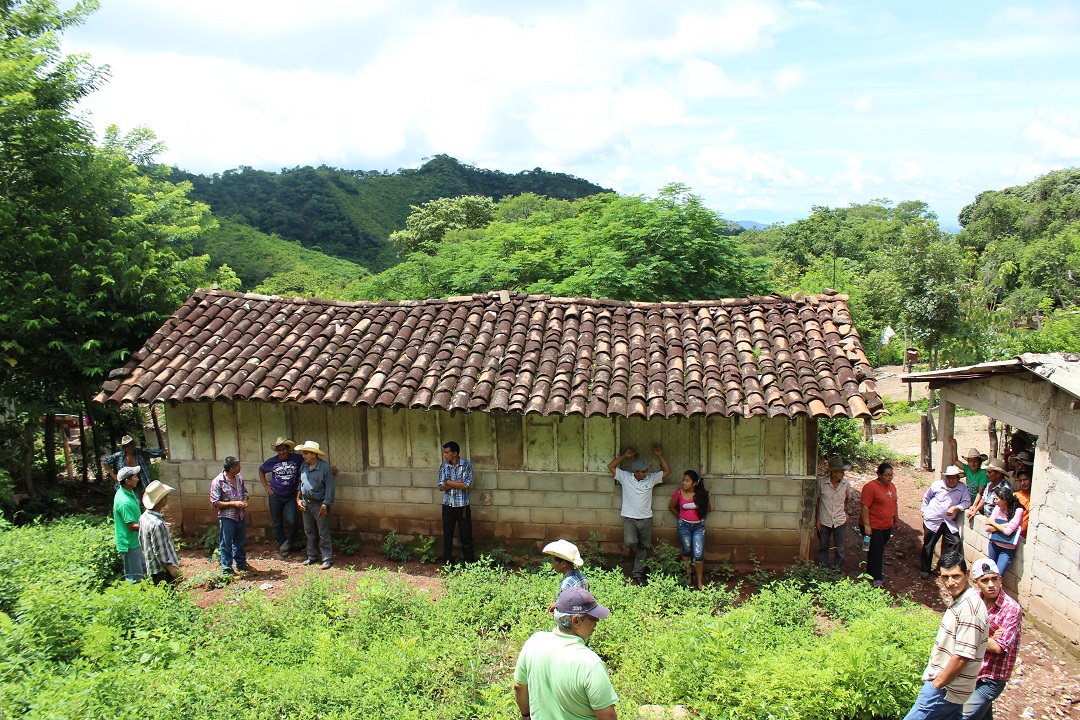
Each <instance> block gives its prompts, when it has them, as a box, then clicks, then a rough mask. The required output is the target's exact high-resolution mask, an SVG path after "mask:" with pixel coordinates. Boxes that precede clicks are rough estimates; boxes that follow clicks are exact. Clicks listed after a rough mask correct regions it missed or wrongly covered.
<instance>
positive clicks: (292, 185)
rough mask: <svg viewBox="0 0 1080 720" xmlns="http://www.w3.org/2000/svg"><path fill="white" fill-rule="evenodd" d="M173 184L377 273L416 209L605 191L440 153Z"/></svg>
mask: <svg viewBox="0 0 1080 720" xmlns="http://www.w3.org/2000/svg"><path fill="white" fill-rule="evenodd" d="M171 179H172V180H173V181H174V182H180V181H187V182H190V183H191V185H192V192H191V196H192V198H193V199H195V200H199V201H202V202H205V203H207V204H208V205H209V206H210V209H211V210H212V211H213V213H214V215H215V216H216V217H219V218H222V217H224V218H229V219H231V220H233V221H235V222H242V223H246V224H247V225H250V226H251V227H253V228H255V229H257V230H260V231H262V232H264V233H268V234H276V235H278V236H280V237H281V238H284V239H286V240H296V241H299V242H300V243H301V244H302V245H303V246H304V247H306V248H310V249H313V250H318V251H320V252H323V253H326V254H327V255H333V256H336V257H339V258H344V259H347V260H351V261H353V262H355V263H357V264H359V265H362V266H364V267H366V268H369V269H371V270H381V269H385V268H387V267H389V266H391V265H393V264H394V263H395V262H397V256H396V255H395V254H394V252H393V251H392V250H391V249H390V248H389V247H388V246H387V244H386V239H387V238H388V237H389V236H390V233H392V232H394V231H395V230H400V229H402V228H403V227H405V219H406V218H407V217H408V215H409V212H410V210H411V207H412V206H413V205H419V204H421V203H424V202H428V201H430V200H436V199H438V198H444V197H447V198H451V197H458V196H461V195H485V196H487V197H491V198H494V199H496V200H498V199H500V198H503V197H505V196H508V195H519V194H521V193H525V192H532V193H537V194H540V195H545V196H548V197H552V198H559V199H567V200H573V199H577V198H582V197H586V196H588V195H593V194H596V193H599V192H605V189H604V188H602V187H600V186H599V185H595V184H593V183H591V182H588V181H586V180H581V179H579V178H575V177H573V176H571V175H566V174H563V173H552V172H547V171H545V170H541V169H540V168H536V169H534V170H527V171H523V172H519V173H517V174H514V175H510V174H507V173H504V172H500V171H497V170H484V169H481V168H476V167H473V166H470V165H465V164H462V163H460V162H458V161H457V160H455V159H454V158H452V157H448V156H446V155H436V156H435V157H433V158H432V159H430V160H428V161H427V162H426V163H424V165H422V166H421V167H420V168H419V169H416V170H412V169H401V170H398V171H397V172H393V173H391V172H387V171H385V170H384V171H381V172H380V171H374V170H373V171H363V170H342V169H340V168H331V167H327V166H321V167H318V168H313V167H310V166H305V167H296V168H290V169H286V170H282V171H281V172H280V173H274V172H266V171H264V170H255V169H253V168H250V167H241V168H238V169H236V170H226V171H225V172H224V173H221V174H217V173H215V174H213V175H195V174H191V173H187V172H184V171H182V170H179V169H176V168H174V169H173V172H172V178H171ZM211 255H212V256H213V257H214V259H215V260H217V256H216V255H214V254H213V252H211Z"/></svg>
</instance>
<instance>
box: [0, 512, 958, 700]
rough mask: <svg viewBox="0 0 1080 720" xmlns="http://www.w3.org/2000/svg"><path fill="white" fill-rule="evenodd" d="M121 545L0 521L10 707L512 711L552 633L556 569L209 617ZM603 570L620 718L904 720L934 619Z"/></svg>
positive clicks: (388, 584) (606, 643) (299, 591)
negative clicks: (635, 581) (629, 577)
mask: <svg viewBox="0 0 1080 720" xmlns="http://www.w3.org/2000/svg"><path fill="white" fill-rule="evenodd" d="M110 537H111V528H110V527H109V526H108V525H99V526H93V525H90V524H87V523H86V522H83V521H78V520H69V521H63V522H60V523H55V524H52V525H37V526H29V527H23V528H17V529H8V530H6V531H2V532H0V558H2V560H0V587H3V588H4V598H3V600H4V602H5V605H6V610H8V611H10V613H11V614H10V615H9V614H3V615H0V715H2V716H3V717H29V718H44V717H49V718H60V717H124V718H127V717H155V718H162V719H165V718H185V719H189V718H234V717H245V718H267V719H269V718H282V717H289V718H315V717H335V718H380V719H381V718H389V717H392V718H470V717H476V718H505V717H511V716H513V712H514V707H513V703H512V699H511V698H512V692H511V676H512V672H513V665H514V661H515V658H516V656H517V651H518V649H519V648H520V647H521V644H522V643H523V642H524V640H525V639H526V638H527V637H528V636H529V635H530V634H531V633H533V632H535V631H537V630H543V629H549V628H550V626H551V625H552V620H551V617H550V616H549V615H547V613H546V612H545V611H544V608H546V606H547V604H548V602H550V598H551V597H552V594H553V592H554V589H555V587H556V578H555V576H554V574H553V573H552V572H551V571H550V570H547V569H545V570H543V571H541V572H540V573H536V574H532V573H515V572H506V571H504V570H500V569H495V568H492V567H490V566H485V565H482V564H481V565H475V566H472V567H469V568H466V569H462V570H458V571H455V572H452V573H450V574H448V575H446V576H445V578H444V583H443V589H442V591H441V593H437V594H436V595H435V596H433V595H432V594H429V593H428V592H425V591H422V590H417V589H416V588H414V587H412V586H411V585H410V584H408V583H407V582H406V581H405V580H404V579H402V578H400V577H399V576H397V575H395V574H393V573H386V572H376V573H368V574H364V575H362V576H361V575H358V576H356V578H355V585H354V586H353V587H351V588H350V587H349V585H348V583H347V582H346V581H344V580H343V579H341V578H332V577H327V576H325V575H321V574H316V573H311V574H310V575H309V576H308V577H307V578H305V579H304V580H303V581H302V582H301V583H300V584H299V585H297V586H295V587H293V588H292V589H290V590H289V591H288V592H287V593H285V594H284V595H283V596H282V597H280V598H278V599H276V600H269V599H267V598H266V597H265V596H264V595H263V594H262V593H260V592H251V591H247V592H245V591H244V590H243V588H242V587H241V586H240V585H239V584H234V585H233V586H232V587H231V588H230V589H229V590H228V591H227V592H229V593H230V596H229V598H228V601H227V602H223V603H220V604H218V605H216V606H215V607H213V608H211V609H209V610H201V609H199V608H198V607H197V606H195V605H194V604H193V603H192V602H191V600H190V599H189V598H188V597H187V596H186V595H185V594H183V593H182V592H181V593H176V592H173V591H171V590H169V589H166V588H164V587H160V586H159V587H154V586H151V585H148V584H141V585H137V586H129V585H127V584H124V583H122V582H121V583H119V584H115V585H113V586H111V587H107V588H105V589H104V590H103V589H102V587H103V585H102V583H103V582H104V581H106V580H109V579H111V578H112V577H114V573H115V571H116V566H115V564H109V563H102V562H101V558H102V553H103V551H104V550H105V549H107V548H108V546H109V544H110V542H111V540H110ZM41 547H45V550H44V551H42V550H41ZM28 558H34V559H35V562H28V561H27V559H28ZM590 576H591V582H592V586H593V590H594V592H595V594H596V595H597V597H598V598H600V599H601V601H602V602H604V603H606V604H607V605H608V606H610V608H611V610H612V614H611V617H610V618H609V619H607V620H605V621H603V622H601V623H600V626H599V629H598V630H597V632H596V634H595V635H594V636H593V640H592V646H593V647H594V648H595V649H596V651H597V652H598V653H599V654H600V655H601V656H602V657H603V658H604V659H605V660H606V661H607V663H608V667H609V668H610V669H611V670H612V671H613V682H614V685H615V688H616V690H617V692H618V693H619V696H620V703H619V707H618V710H619V713H620V716H622V717H630V718H632V717H636V715H637V707H638V706H639V705H642V704H648V703H661V704H665V705H672V704H676V703H682V704H685V705H687V706H689V707H690V708H691V709H692V710H694V711H695V712H697V713H700V716H701V717H708V718H777V719H779V718H791V719H796V718H806V719H810V718H829V719H830V720H831V719H833V718H889V717H899V716H900V715H902V713H903V712H904V711H906V709H907V708H908V707H909V705H910V703H911V702H912V700H913V699H914V696H915V694H916V692H917V690H918V685H919V682H918V678H919V673H920V671H921V669H922V664H923V662H924V659H925V654H926V652H927V650H928V648H929V646H930V643H931V641H932V638H933V632H934V627H935V625H936V620H937V618H936V616H935V615H934V614H933V613H930V612H929V611H927V610H924V609H922V608H919V607H918V606H914V605H910V604H906V603H905V604H902V605H901V606H899V607H897V606H895V605H894V601H893V598H892V597H891V596H889V595H887V594H885V593H883V592H881V591H878V590H873V589H871V588H869V587H868V586H867V585H866V584H865V583H852V582H850V581H847V580H844V581H840V582H836V583H824V582H816V581H813V580H810V581H807V580H798V579H789V580H784V581H779V582H777V583H775V584H773V585H771V586H770V587H768V588H766V589H765V590H763V591H761V592H760V593H759V594H758V595H756V596H754V597H753V598H752V599H750V600H748V601H747V602H744V603H742V604H740V605H737V606H736V604H735V602H736V599H737V595H736V593H734V592H729V591H726V590H722V589H715V588H713V589H708V590H706V591H705V592H691V591H689V590H687V589H685V588H682V587H679V586H678V585H677V583H676V581H675V580H674V579H671V578H659V579H657V580H655V581H653V582H652V583H650V585H649V586H647V587H643V588H639V587H633V586H630V585H627V584H626V582H625V580H624V578H623V577H622V575H621V574H620V573H618V572H617V571H603V570H596V569H590Z"/></svg>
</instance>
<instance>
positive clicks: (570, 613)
mask: <svg viewBox="0 0 1080 720" xmlns="http://www.w3.org/2000/svg"><path fill="white" fill-rule="evenodd" d="M609 614H610V611H609V610H608V609H607V608H606V607H604V606H603V605H600V604H599V603H597V602H596V598H594V597H593V596H592V594H591V593H590V592H589V591H588V590H585V589H583V588H571V589H570V590H567V591H566V592H564V593H563V594H562V595H560V596H559V599H558V601H557V602H556V603H555V623H556V627H555V628H554V629H553V630H551V631H550V632H538V633H535V634H534V635H533V636H532V637H530V638H529V639H528V640H526V641H525V645H524V646H522V648H521V653H520V654H519V655H518V660H517V666H516V667H515V668H514V700H515V701H516V702H517V706H518V711H519V712H520V713H521V717H522V718H523V719H524V720H554V719H556V718H558V719H562V718H598V720H616V716H615V703H616V702H618V701H619V697H618V696H617V695H616V694H615V689H614V688H612V687H611V679H610V678H609V677H608V672H607V668H606V667H604V661H603V660H601V659H600V657H599V656H598V655H597V654H596V653H595V652H593V651H592V650H590V649H589V647H588V642H589V638H590V637H592V634H593V631H595V630H596V624H597V623H598V622H599V621H600V620H603V619H604V618H606V617H607V616H608V615H609Z"/></svg>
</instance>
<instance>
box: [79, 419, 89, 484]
mask: <svg viewBox="0 0 1080 720" xmlns="http://www.w3.org/2000/svg"><path fill="white" fill-rule="evenodd" d="M87 440H88V438H87V434H86V416H85V415H83V414H82V413H81V412H80V413H79V455H80V456H81V457H82V481H83V482H84V483H85V482H90V454H89V451H88V450H87V447H86V441H87Z"/></svg>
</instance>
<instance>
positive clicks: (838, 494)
mask: <svg viewBox="0 0 1080 720" xmlns="http://www.w3.org/2000/svg"><path fill="white" fill-rule="evenodd" d="M850 469H851V466H850V465H848V464H847V463H845V462H844V461H843V460H841V459H840V458H838V457H836V458H832V459H830V460H829V477H827V478H825V477H821V478H818V503H817V521H816V522H815V523H814V525H815V527H816V528H817V532H818V564H819V565H821V566H822V567H829V547H830V546H831V547H832V548H833V549H834V550H833V562H832V567H834V568H836V569H837V570H840V569H842V568H843V567H844V536H845V535H846V530H847V521H848V515H847V503H848V496H849V495H850V494H851V483H849V482H848V481H847V478H845V477H844V471H845V470H850Z"/></svg>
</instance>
